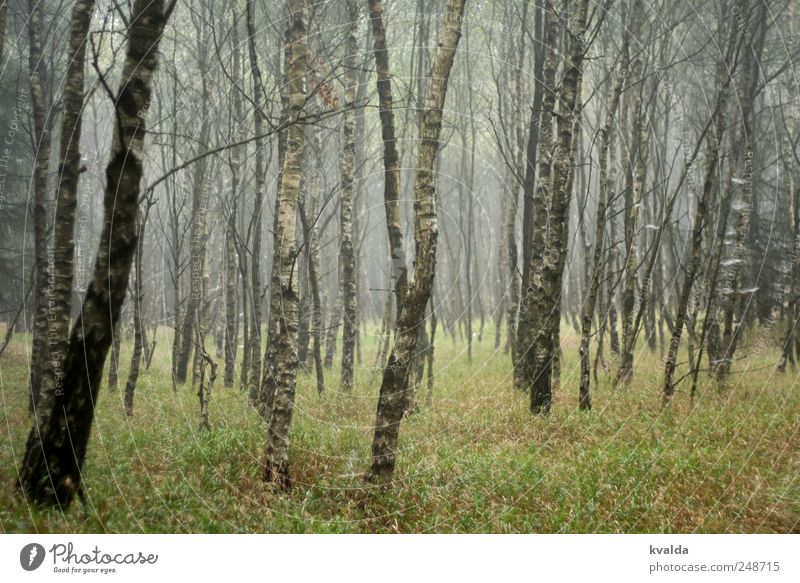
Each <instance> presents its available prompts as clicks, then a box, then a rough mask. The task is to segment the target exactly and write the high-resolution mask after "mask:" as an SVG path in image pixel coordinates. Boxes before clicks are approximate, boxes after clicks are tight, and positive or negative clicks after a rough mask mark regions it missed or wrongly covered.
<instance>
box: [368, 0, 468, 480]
mask: <svg viewBox="0 0 800 583" xmlns="http://www.w3.org/2000/svg"><path fill="white" fill-rule="evenodd" d="M373 1H374V0H373ZM464 4H465V0H449V1H448V3H447V7H446V9H445V14H444V20H443V24H442V30H441V34H440V38H439V44H438V48H437V50H436V57H435V58H434V63H433V69H432V71H431V74H430V81H429V84H428V94H427V97H426V100H425V107H424V109H423V111H422V124H421V128H420V145H419V152H418V154H417V173H416V181H415V184H414V240H415V259H414V275H413V278H412V280H411V282H410V283H409V285H408V289H407V292H406V295H405V298H404V301H403V306H402V309H401V311H400V313H399V318H398V322H397V335H396V337H395V344H394V347H393V349H392V352H391V354H390V355H389V361H388V363H387V364H386V367H385V368H384V371H383V382H382V383H381V389H380V396H379V398H378V408H377V413H376V418H375V435H374V438H373V441H372V466H371V468H370V471H369V473H368V475H367V480H369V481H373V482H377V483H381V484H386V483H389V482H391V479H392V475H393V474H394V466H395V456H396V451H397V438H398V434H399V430H400V421H401V420H402V417H403V413H404V405H405V403H406V391H407V390H408V382H409V371H410V367H411V362H412V360H413V357H414V353H415V350H416V344H417V338H418V335H419V334H418V332H419V330H418V328H419V326H420V325H421V323H422V322H423V320H424V317H425V307H426V305H427V303H428V299H429V298H430V294H431V290H432V289H433V278H434V272H435V268H436V239H437V235H438V224H437V218H436V190H435V188H434V180H433V178H434V176H433V173H434V167H435V164H436V157H437V151H438V148H439V135H440V133H441V129H442V108H443V107H444V103H445V97H446V95H447V82H448V79H449V77H450V70H451V68H452V65H453V59H454V57H455V52H456V48H457V46H458V41H459V39H460V37H461V21H462V17H463V14H464ZM373 22H374V20H373ZM376 36H377V35H376ZM377 52H378V51H377V50H376V56H377Z"/></svg>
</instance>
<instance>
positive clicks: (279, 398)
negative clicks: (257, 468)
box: [264, 0, 308, 489]
mask: <svg viewBox="0 0 800 583" xmlns="http://www.w3.org/2000/svg"><path fill="white" fill-rule="evenodd" d="M288 10H289V14H288V23H289V26H290V33H289V46H288V51H289V57H290V58H289V59H287V61H286V63H285V67H286V71H287V73H288V78H289V79H288V81H289V82H288V87H287V90H288V98H289V104H288V105H289V111H288V116H287V117H288V119H289V120H290V121H292V120H293V121H295V122H296V120H297V119H298V118H299V116H300V115H301V113H302V110H303V106H304V104H305V100H306V89H305V76H306V52H307V38H306V34H307V33H306V26H307V25H306V23H307V19H308V6H307V4H306V0H289V2H288ZM304 146H305V128H304V127H303V125H302V124H300V123H293V125H292V126H291V127H290V128H289V130H288V134H287V142H286V153H285V158H284V166H283V178H282V181H281V187H280V192H279V195H278V196H279V199H278V216H277V225H276V226H277V228H276V236H275V240H276V242H277V245H276V247H275V251H274V259H273V261H274V262H275V263H276V264H277V265H278V276H279V277H278V282H277V283H279V285H280V289H279V290H277V293H273V294H271V298H272V301H273V303H272V305H271V306H270V319H272V320H274V323H272V324H271V329H274V330H276V331H277V334H276V335H275V336H274V337H273V336H271V337H270V343H274V352H273V354H274V362H272V363H271V368H272V370H274V374H273V375H269V376H267V377H266V384H267V387H266V389H267V390H268V391H269V392H272V393H273V394H274V398H273V399H272V401H273V404H272V414H271V417H270V421H269V433H268V437H267V460H266V467H265V469H264V479H265V480H267V481H269V482H274V483H275V484H276V485H277V486H278V487H280V488H282V489H288V488H289V487H290V486H291V479H290V477H289V439H290V435H291V424H292V412H293V410H294V396H295V385H296V382H297V367H298V362H297V351H296V344H297V304H298V298H297V291H296V285H297V283H296V281H295V275H296V273H295V259H296V250H295V235H296V233H295V226H296V221H297V204H298V200H299V197H300V182H301V180H302V174H303V150H304ZM269 385H272V386H269Z"/></svg>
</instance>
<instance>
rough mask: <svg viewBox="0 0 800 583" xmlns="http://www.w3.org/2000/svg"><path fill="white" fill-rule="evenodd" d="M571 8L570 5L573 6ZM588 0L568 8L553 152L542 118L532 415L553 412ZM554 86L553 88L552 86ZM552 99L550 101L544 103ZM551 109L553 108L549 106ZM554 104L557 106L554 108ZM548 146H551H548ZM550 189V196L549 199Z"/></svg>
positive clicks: (551, 33)
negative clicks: (556, 331)
mask: <svg viewBox="0 0 800 583" xmlns="http://www.w3.org/2000/svg"><path fill="white" fill-rule="evenodd" d="M570 8H571V7H570ZM587 9H588V0H581V1H580V2H579V3H578V4H577V5H576V6H575V9H574V10H570V22H569V26H570V34H569V35H568V36H569V42H568V45H569V50H568V54H569V61H568V62H567V63H566V64H565V68H566V70H565V73H564V78H563V81H562V83H561V91H560V95H559V102H560V110H559V114H558V119H557V121H558V123H557V133H558V139H557V140H556V143H555V148H554V151H553V152H552V153H551V152H550V148H549V144H547V142H548V141H549V140H547V139H546V138H545V135H546V133H547V132H548V131H549V125H548V124H549V120H547V121H548V124H545V123H544V122H545V117H546V116H548V114H550V115H552V114H553V113H554V108H553V107H547V106H545V110H544V111H543V115H542V120H543V123H542V130H541V132H540V134H541V137H542V149H541V150H540V154H539V155H540V158H541V160H540V169H541V170H544V172H541V171H540V176H539V181H540V184H539V188H538V189H537V190H538V192H537V199H538V201H542V202H544V201H545V200H547V199H548V198H549V199H550V217H549V233H546V230H547V229H546V227H545V225H546V221H547V217H546V215H545V211H546V209H545V205H544V204H537V205H536V215H537V220H536V228H535V230H534V240H533V245H534V247H533V250H532V252H531V261H530V281H529V285H528V289H527V290H526V297H525V309H526V316H527V317H526V330H527V341H526V342H525V344H524V348H525V351H526V354H525V364H524V366H523V371H522V372H523V381H524V383H525V388H526V389H529V390H530V397H531V412H533V413H541V414H546V413H548V412H549V410H550V403H551V400H552V359H553V357H554V350H555V349H556V347H555V346H554V338H553V324H552V323H551V322H550V321H549V319H550V318H552V317H553V313H557V305H558V302H559V298H560V295H561V284H562V277H563V268H564V260H563V250H562V247H563V238H564V236H565V233H564V231H565V229H567V228H568V227H569V225H568V221H567V213H568V210H569V205H570V200H571V195H572V192H571V189H570V184H571V179H570V176H571V174H572V172H573V171H574V163H573V162H574V161H573V160H572V152H573V149H572V139H573V132H574V123H575V106H576V102H577V99H578V88H579V87H580V78H581V69H582V63H583V57H584V49H585V47H584V44H583V35H584V31H585V29H586V13H587ZM557 22H558V21H557V19H556V18H555V16H554V17H552V18H550V19H549V22H548V29H549V30H548V40H549V39H550V38H552V39H553V42H552V43H550V42H548V45H549V46H550V47H551V51H550V53H549V54H548V63H546V64H545V69H547V70H550V71H549V75H548V72H546V73H545V78H546V79H547V78H548V76H549V78H550V79H552V77H553V76H554V71H553V70H554V69H555V65H556V54H555V45H556V42H555V39H556V38H557V37H556V36H555V35H557V30H558V29H557ZM549 86H550V87H552V85H549ZM550 100H552V101H554V98H553V97H551V98H546V99H545V101H546V102H548V101H550ZM548 105H549V104H548ZM553 105H554V104H553ZM546 144H547V145H546ZM551 157H552V170H553V172H552V183H551V185H550V188H549V189H548V187H547V182H548V181H549V180H550V177H549V175H550V165H551ZM548 190H549V191H550V192H552V195H551V196H547V194H548Z"/></svg>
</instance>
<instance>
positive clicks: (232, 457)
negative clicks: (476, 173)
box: [0, 331, 800, 533]
mask: <svg viewBox="0 0 800 583" xmlns="http://www.w3.org/2000/svg"><path fill="white" fill-rule="evenodd" d="M492 338H493V333H487V334H486V335H485V337H484V340H483V342H481V343H476V345H475V355H474V359H473V362H472V363H471V364H470V363H469V362H467V357H466V350H464V346H463V345H460V344H455V343H453V341H452V340H451V339H450V338H441V339H440V340H438V342H437V348H436V350H437V355H436V362H437V364H436V367H435V371H436V386H435V388H434V393H433V399H432V402H431V404H430V405H427V404H426V400H425V394H424V392H423V393H422V394H420V395H419V397H420V399H419V400H420V404H421V408H420V411H419V413H417V414H415V415H412V416H410V417H409V418H407V419H406V420H404V422H403V425H402V428H401V435H400V438H401V447H402V451H401V452H400V454H399V457H398V467H397V472H396V480H395V483H394V484H393V486H392V487H391V488H389V489H386V490H384V489H377V488H373V487H369V486H367V485H365V484H364V482H363V481H362V479H361V477H362V475H363V473H364V471H365V470H366V468H367V467H368V463H369V448H370V443H371V437H372V423H373V421H374V414H375V404H376V401H377V394H378V388H379V381H380V375H379V374H378V373H376V371H374V370H372V369H371V367H370V366H368V364H371V363H372V362H374V342H372V341H371V340H370V339H366V340H365V346H364V366H363V367H361V368H360V369H359V370H358V372H357V375H356V387H355V389H354V391H353V392H352V393H351V394H340V393H339V392H338V390H337V388H338V384H339V383H338V371H337V370H335V369H334V370H333V371H326V372H327V377H326V380H327V382H328V385H329V389H328V391H327V392H326V393H325V394H324V395H323V396H322V397H321V398H320V397H318V396H317V394H316V390H315V386H314V382H313V379H312V378H311V377H310V376H308V375H301V376H300V379H299V382H298V389H297V404H296V409H295V416H294V426H293V434H292V444H291V452H290V455H291V473H292V477H293V479H294V488H293V490H292V491H291V492H290V493H289V494H284V493H281V492H278V491H276V490H274V489H273V487H272V486H270V485H268V484H265V483H264V482H262V481H261V479H260V474H261V469H262V464H263V456H264V444H265V432H266V430H265V427H264V425H263V422H262V421H261V420H260V418H259V417H258V415H257V414H256V413H255V412H254V411H253V410H252V408H251V407H250V406H249V405H248V403H247V399H246V397H245V395H244V394H243V393H241V392H240V391H239V389H238V388H232V389H231V388H223V387H222V384H221V368H222V367H221V366H220V379H219V380H218V384H217V386H216V387H215V391H214V394H213V397H212V402H211V422H212V424H213V430H212V431H211V432H200V431H198V403H197V397H196V395H195V394H194V391H192V390H191V388H189V386H188V385H187V386H185V387H180V388H179V390H178V392H177V393H173V391H172V387H171V383H170V377H169V362H168V352H169V351H168V350H167V349H166V346H168V340H167V339H166V333H165V332H162V333H161V337H160V339H159V344H160V347H159V352H160V354H157V355H156V357H155V360H154V362H153V366H152V368H151V370H150V371H148V372H144V373H143V374H142V376H141V377H140V380H139V386H138V388H137V394H136V413H135V417H134V418H133V419H131V420H126V419H125V416H124V414H123V410H122V395H121V392H120V391H118V392H115V393H109V392H108V391H107V390H106V387H105V386H104V387H103V388H102V389H101V394H100V399H99V404H98V409H97V415H96V420H95V426H94V429H93V433H92V437H91V443H90V448H89V454H88V458H87V463H86V466H85V468H84V484H85V487H86V494H87V498H88V504H87V505H86V506H82V505H81V504H80V503H77V504H75V505H74V506H73V508H72V509H70V510H69V511H68V512H67V513H65V514H62V513H60V512H57V511H41V510H37V509H35V508H30V507H28V505H27V504H26V503H25V501H24V499H23V498H22V496H21V495H20V494H19V492H18V491H17V489H16V488H14V487H13V483H14V481H15V478H16V467H17V465H18V463H19V461H20V459H21V456H22V454H23V451H24V445H25V438H26V435H27V432H28V430H29V427H30V422H31V421H30V418H29V417H28V415H27V409H26V378H27V366H26V357H25V344H24V342H25V341H26V339H25V338H24V337H22V336H18V337H16V338H15V339H14V341H13V342H12V344H11V345H10V346H9V348H8V350H7V351H6V354H5V355H4V356H3V358H2V360H0V398H2V401H1V402H0V422H1V423H2V431H3V436H2V439H0V484H2V485H3V487H2V488H0V530H2V531H4V532H64V533H73V532H798V530H799V529H800V527H799V526H798V524H799V522H798V521H800V434H798V427H799V425H800V423H799V421H800V398H799V397H798V391H797V390H796V387H797V383H796V380H797V379H796V373H795V372H793V371H791V370H790V371H787V372H786V373H785V374H779V373H777V372H774V370H773V368H772V366H771V364H772V363H774V361H775V354H761V355H758V354H754V355H750V356H748V357H747V358H746V359H744V360H741V361H738V362H737V373H736V374H735V375H733V377H732V378H731V382H730V386H729V387H728V388H727V389H726V390H725V391H722V392H720V391H719V390H718V389H717V387H716V384H715V383H713V382H711V381H709V380H708V379H704V378H703V377H702V376H701V379H703V380H702V383H701V386H700V396H699V398H698V399H697V401H696V403H695V404H694V406H692V405H691V403H690V400H689V398H688V396H687V394H686V390H687V389H688V387H687V383H686V382H684V383H682V384H681V385H680V387H679V391H678V393H677V395H676V397H675V402H674V404H673V406H672V407H671V408H670V409H669V410H668V411H664V410H662V408H661V407H660V382H661V375H662V369H663V365H662V361H661V359H660V357H659V355H658V354H651V353H650V352H649V351H647V350H646V349H642V350H641V351H640V352H639V353H638V354H637V355H636V374H635V380H634V382H633V383H632V385H631V386H630V387H628V388H623V389H618V390H616V391H613V390H612V389H611V387H610V379H611V377H612V376H613V370H610V371H609V372H608V373H606V374H605V375H604V376H603V377H601V383H600V386H599V387H593V403H594V409H593V410H592V411H591V412H590V413H580V412H578V411H577V408H576V402H577V372H578V371H577V360H576V354H577V338H575V336H574V334H573V333H572V332H571V331H569V332H566V331H565V337H564V341H563V346H564V354H565V362H564V367H563V375H562V381H561V385H560V387H558V388H557V389H556V394H555V402H554V406H553V410H552V413H551V415H550V416H549V417H548V418H546V419H542V418H538V417H533V416H531V415H530V414H529V413H528V407H527V400H526V398H525V396H524V395H522V394H521V393H519V392H517V391H516V390H515V389H513V388H512V386H511V382H510V375H509V373H510V361H509V357H508V356H507V355H504V354H503V353H502V351H500V352H498V353H495V351H494V350H493V347H492V341H491V339H492ZM640 344H644V343H640ZM129 350H130V346H125V347H124V349H123V354H122V357H121V358H122V362H123V363H127V361H128V358H129V352H128V351H129ZM612 364H613V363H612ZM126 376H127V366H122V370H121V376H120V379H121V385H123V386H124V379H125V378H126Z"/></svg>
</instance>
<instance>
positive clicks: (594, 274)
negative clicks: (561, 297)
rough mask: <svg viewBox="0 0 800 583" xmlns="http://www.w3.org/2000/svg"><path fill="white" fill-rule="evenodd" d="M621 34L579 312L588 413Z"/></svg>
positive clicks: (623, 69)
mask: <svg viewBox="0 0 800 583" xmlns="http://www.w3.org/2000/svg"><path fill="white" fill-rule="evenodd" d="M623 21H624V18H623ZM622 34H623V38H622V55H621V57H620V58H621V60H620V65H619V68H618V70H617V77H616V80H615V82H614V88H613V89H612V90H611V94H610V95H609V98H608V102H607V105H606V116H605V121H604V123H603V127H602V128H601V130H600V153H599V155H598V160H599V165H600V170H599V173H600V176H599V178H598V187H599V192H598V195H597V196H598V200H597V215H596V219H595V241H594V252H593V254H592V267H591V277H590V278H589V281H588V289H587V291H586V298H585V299H584V301H583V307H582V309H581V343H580V348H579V349H578V353H579V355H580V364H581V377H580V389H579V393H578V406H579V407H580V409H582V410H588V409H591V408H592V401H591V395H590V392H589V384H590V378H589V341H590V338H591V330H592V323H593V322H594V312H595V306H596V305H597V294H598V291H599V289H600V286H601V279H602V276H603V267H604V266H603V246H604V245H605V235H606V218H607V216H608V215H607V212H606V210H607V209H606V205H607V201H608V194H609V192H611V191H612V189H613V187H614V183H613V175H612V177H609V172H608V151H609V146H610V143H611V140H612V139H613V137H612V132H613V131H614V126H613V124H614V118H615V116H616V112H617V107H618V106H619V98H620V95H621V93H622V88H623V84H624V82H625V78H626V77H627V74H628V62H629V56H628V55H629V52H628V51H629V44H630V35H629V33H628V31H627V30H623V33H622Z"/></svg>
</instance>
